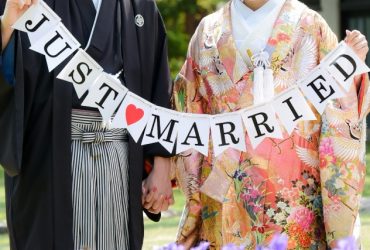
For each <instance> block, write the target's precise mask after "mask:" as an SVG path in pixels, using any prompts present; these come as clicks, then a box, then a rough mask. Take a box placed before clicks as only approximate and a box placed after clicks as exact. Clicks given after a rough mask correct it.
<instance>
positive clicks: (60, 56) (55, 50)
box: [30, 23, 80, 72]
mask: <svg viewBox="0 0 370 250" xmlns="http://www.w3.org/2000/svg"><path fill="white" fill-rule="evenodd" d="M79 47H80V43H79V42H78V41H77V40H76V38H74V36H73V35H72V34H71V33H70V32H69V31H68V30H67V28H66V27H65V26H64V25H63V24H62V23H59V24H58V25H57V26H56V27H55V28H54V29H52V30H51V31H50V32H48V33H47V34H46V35H44V36H43V37H41V38H40V39H39V40H38V41H37V42H36V43H34V44H32V46H31V48H30V49H32V50H34V51H36V52H38V53H40V54H43V55H44V56H45V57H46V62H47V64H48V68H49V72H51V71H52V70H53V69H55V68H56V67H57V66H58V65H59V64H61V63H62V62H63V61H64V60H65V59H67V57H69V56H70V55H72V54H73V52H75V51H76V50H77V49H78V48H79Z"/></svg>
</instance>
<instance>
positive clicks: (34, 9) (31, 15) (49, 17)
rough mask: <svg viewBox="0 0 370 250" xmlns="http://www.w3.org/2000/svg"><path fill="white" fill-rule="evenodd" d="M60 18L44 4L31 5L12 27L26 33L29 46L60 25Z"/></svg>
mask: <svg viewBox="0 0 370 250" xmlns="http://www.w3.org/2000/svg"><path fill="white" fill-rule="evenodd" d="M60 21H61V19H60V17H59V16H58V15H57V14H56V13H55V12H54V11H53V10H52V9H51V8H50V7H49V6H48V5H47V4H46V3H45V2H44V1H41V0H39V1H38V3H36V4H33V5H32V6H31V7H30V8H29V9H28V10H27V11H26V12H25V13H24V14H23V15H22V16H21V17H20V18H19V19H18V20H17V22H15V23H14V25H13V26H12V27H13V28H14V29H16V30H20V31H23V32H26V33H27V35H28V38H29V39H30V42H31V45H32V44H34V43H35V42H37V41H38V40H39V39H40V38H41V37H42V36H44V35H45V34H47V33H48V32H49V31H50V30H51V29H53V28H54V27H55V26H57V24H58V23H60Z"/></svg>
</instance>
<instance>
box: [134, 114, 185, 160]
mask: <svg viewBox="0 0 370 250" xmlns="http://www.w3.org/2000/svg"><path fill="white" fill-rule="evenodd" d="M179 122H180V116H179V115H178V113H177V112H174V111H172V110H169V109H164V108H161V107H155V108H153V109H152V114H151V116H150V118H149V120H148V122H147V124H146V128H145V132H144V137H143V141H142V142H141V144H142V145H147V144H153V143H157V142H159V143H160V144H161V145H162V146H163V147H164V148H165V149H166V150H167V151H168V152H169V153H172V151H173V147H174V146H175V143H176V138H177V130H178V128H179Z"/></svg>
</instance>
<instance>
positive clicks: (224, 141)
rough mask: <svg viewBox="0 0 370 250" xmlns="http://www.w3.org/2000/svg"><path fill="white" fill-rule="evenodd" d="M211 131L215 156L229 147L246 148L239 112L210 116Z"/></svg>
mask: <svg viewBox="0 0 370 250" xmlns="http://www.w3.org/2000/svg"><path fill="white" fill-rule="evenodd" d="M211 133H212V140H213V151H214V154H215V156H216V157H217V156H219V155H220V154H222V153H223V152H224V151H225V150H227V149H229V148H234V149H237V150H240V151H244V152H245V151H246V150H247V149H246V145H245V134H244V127H243V122H242V119H241V116H240V114H239V113H233V114H222V115H215V116H212V117H211Z"/></svg>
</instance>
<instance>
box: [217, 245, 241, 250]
mask: <svg viewBox="0 0 370 250" xmlns="http://www.w3.org/2000/svg"><path fill="white" fill-rule="evenodd" d="M222 250H244V247H243V246H240V247H238V246H236V245H234V244H227V245H225V246H223V247H222Z"/></svg>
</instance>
